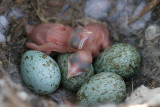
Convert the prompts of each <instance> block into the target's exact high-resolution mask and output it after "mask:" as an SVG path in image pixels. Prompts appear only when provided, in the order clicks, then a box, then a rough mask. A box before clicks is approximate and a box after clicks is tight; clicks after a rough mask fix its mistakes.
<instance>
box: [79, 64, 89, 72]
mask: <svg viewBox="0 0 160 107" xmlns="http://www.w3.org/2000/svg"><path fill="white" fill-rule="evenodd" d="M90 66H91V64H90V63H82V64H81V66H80V69H81V71H82V72H85V71H88V70H89V69H90Z"/></svg>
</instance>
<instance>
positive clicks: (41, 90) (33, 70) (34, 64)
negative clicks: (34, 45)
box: [20, 50, 61, 95]
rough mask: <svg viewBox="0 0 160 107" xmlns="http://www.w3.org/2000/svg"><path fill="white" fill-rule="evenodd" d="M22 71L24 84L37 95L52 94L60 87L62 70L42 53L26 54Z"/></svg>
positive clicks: (21, 65)
mask: <svg viewBox="0 0 160 107" xmlns="http://www.w3.org/2000/svg"><path fill="white" fill-rule="evenodd" d="M20 70H21V75H22V79H23V81H24V83H25V84H26V85H27V87H28V88H29V89H30V90H32V91H34V92H36V93H37V94H40V95H46V94H50V93H52V92H54V91H55V90H56V89H57V88H58V87H59V84H60V81H61V74H60V69H59V67H58V65H57V63H56V62H55V61H54V60H53V59H52V58H51V57H50V56H48V55H46V54H44V53H42V52H39V51H33V50H31V51H27V52H26V53H24V55H23V56H22V58H21V62H20Z"/></svg>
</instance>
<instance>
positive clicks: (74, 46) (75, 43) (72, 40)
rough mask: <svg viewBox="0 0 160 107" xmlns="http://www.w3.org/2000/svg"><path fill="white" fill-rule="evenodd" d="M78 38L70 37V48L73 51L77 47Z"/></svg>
mask: <svg viewBox="0 0 160 107" xmlns="http://www.w3.org/2000/svg"><path fill="white" fill-rule="evenodd" d="M79 42H80V38H79V37H76V36H74V37H72V38H71V40H70V46H71V47H72V48H74V49H77V48H78V46H79Z"/></svg>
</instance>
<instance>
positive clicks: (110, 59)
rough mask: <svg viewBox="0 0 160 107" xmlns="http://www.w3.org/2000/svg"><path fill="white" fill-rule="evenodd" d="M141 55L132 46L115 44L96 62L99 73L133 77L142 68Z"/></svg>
mask: <svg viewBox="0 0 160 107" xmlns="http://www.w3.org/2000/svg"><path fill="white" fill-rule="evenodd" d="M140 61H141V58H140V54H139V52H138V51H137V50H136V49H135V48H134V47H133V46H131V45H127V44H122V43H119V44H115V45H112V46H110V47H109V48H107V49H106V50H105V51H103V52H102V53H101V54H100V55H99V56H98V57H97V58H96V60H95V61H94V69H95V71H96V72H97V73H100V72H104V71H106V72H113V73H117V74H118V75H120V76H122V77H123V78H127V77H130V76H132V75H133V74H134V73H135V72H136V71H137V69H138V68H139V66H140Z"/></svg>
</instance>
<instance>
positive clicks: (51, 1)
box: [0, 0, 160, 107]
mask: <svg viewBox="0 0 160 107" xmlns="http://www.w3.org/2000/svg"><path fill="white" fill-rule="evenodd" d="M154 1H155V2H149V1H148V4H150V5H148V7H146V9H145V10H144V11H143V12H142V13H140V14H139V15H138V16H136V17H135V18H134V19H132V20H131V21H130V23H132V22H133V21H134V20H137V19H138V18H139V17H140V16H141V15H143V14H144V13H145V12H146V11H148V10H150V9H153V15H152V17H153V18H154V19H155V20H156V21H155V22H154V23H159V18H157V17H158V16H157V17H156V15H155V14H154V13H157V10H158V11H159V12H160V6H159V5H157V4H158V2H159V0H154ZM152 3H154V4H152ZM66 4H69V5H70V6H69V9H67V10H65V8H66ZM84 4H85V0H81V2H76V3H75V2H72V1H71V0H67V1H64V0H59V1H57V0H48V1H46V0H40V1H39V0H35V1H32V0H15V1H12V0H2V1H0V14H4V15H5V16H7V17H9V21H10V25H9V26H10V27H9V29H8V32H7V36H6V38H7V42H6V43H5V44H1V49H0V59H1V60H0V68H1V69H0V105H1V106H3V107H35V106H38V107H56V106H62V107H63V106H64V107H66V106H67V105H63V104H57V103H55V102H59V103H64V102H63V101H64V99H63V98H70V99H74V95H73V96H72V94H71V92H69V91H67V90H65V89H61V88H60V89H58V90H57V91H56V92H54V93H53V94H52V95H49V96H38V95H36V94H35V93H32V92H30V91H29V90H28V89H27V88H26V87H25V85H24V84H23V82H22V80H21V77H20V75H19V72H20V71H19V62H20V58H21V56H22V54H23V53H24V52H25V51H26V50H27V49H26V47H25V43H26V41H27V38H26V36H25V33H24V26H25V25H26V24H32V25H37V24H40V23H49V22H58V23H63V24H68V25H70V26H72V27H75V26H78V25H86V24H87V23H89V22H98V21H100V20H96V19H92V18H86V17H84V13H83V11H82V8H83V7H84ZM156 5H157V6H156ZM53 7H54V8H53ZM13 9H14V10H16V9H18V12H19V14H21V16H16V14H14V15H10V16H9V13H10V12H11V11H13ZM147 9H148V10H147ZM154 11H155V12H154ZM51 13H52V14H51ZM68 14H71V15H70V17H68V18H66V16H67V15H68ZM105 21H106V20H105ZM108 25H110V26H108V27H109V29H110V32H111V35H113V36H111V37H110V38H111V43H112V44H114V43H117V42H123V43H129V44H131V45H133V46H135V47H136V48H138V49H139V50H140V53H141V55H142V59H143V62H142V67H141V69H140V70H139V72H137V74H136V75H135V76H133V77H132V78H131V79H127V80H126V85H127V93H128V96H129V95H130V94H131V93H132V92H133V91H134V90H135V89H136V88H138V87H140V86H141V85H145V86H147V87H149V88H156V87H159V86H160V85H159V82H160V79H159V75H160V72H159V69H160V64H159V53H160V52H159V51H160V50H159V40H160V39H159V37H158V36H156V38H157V39H153V40H152V41H147V40H146V38H145V37H144V36H143V35H138V36H137V35H133V36H128V37H126V36H123V35H119V34H118V32H115V30H114V26H112V24H111V23H108ZM143 33H144V31H142V34H143ZM139 90H140V91H139ZM145 90H146V91H145ZM159 90H160V89H159V88H156V89H153V90H150V89H148V88H146V87H144V86H141V87H140V88H138V89H137V90H136V91H135V92H134V93H133V94H132V96H134V97H133V98H132V97H128V99H127V100H126V102H124V103H123V104H119V105H116V104H107V105H104V106H105V107H122V106H126V107H129V106H127V105H128V104H143V105H144V104H146V106H145V107H147V106H148V105H150V106H153V105H154V106H157V105H160V104H159V103H158V101H157V102H155V101H156V99H159V97H160V95H159V94H157V93H159ZM144 91H145V92H146V93H149V94H146V93H140V94H139V92H144ZM152 92H154V93H153V94H150V93H152ZM67 94H68V95H67ZM135 94H136V95H139V96H143V97H139V96H135ZM69 96H71V97H69ZM135 98H136V100H135ZM154 98H155V100H154ZM131 102H132V103H131ZM150 102H152V103H150ZM68 106H76V105H73V104H71V103H69V105H68Z"/></svg>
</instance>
